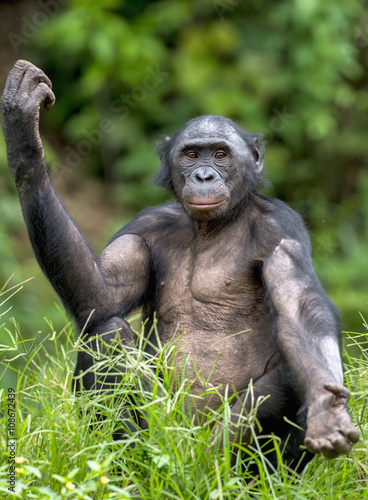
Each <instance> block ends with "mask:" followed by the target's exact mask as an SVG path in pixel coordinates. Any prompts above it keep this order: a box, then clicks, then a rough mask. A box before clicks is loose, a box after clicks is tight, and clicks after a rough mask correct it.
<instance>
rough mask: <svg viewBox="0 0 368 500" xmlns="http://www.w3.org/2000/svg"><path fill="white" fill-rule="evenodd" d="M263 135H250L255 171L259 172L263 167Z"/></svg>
mask: <svg viewBox="0 0 368 500" xmlns="http://www.w3.org/2000/svg"><path fill="white" fill-rule="evenodd" d="M262 137H263V134H252V139H253V140H252V143H251V144H250V149H251V151H252V155H253V158H254V160H255V171H256V172H257V173H258V172H261V170H262V169H263V166H264V150H265V142H264V141H262Z"/></svg>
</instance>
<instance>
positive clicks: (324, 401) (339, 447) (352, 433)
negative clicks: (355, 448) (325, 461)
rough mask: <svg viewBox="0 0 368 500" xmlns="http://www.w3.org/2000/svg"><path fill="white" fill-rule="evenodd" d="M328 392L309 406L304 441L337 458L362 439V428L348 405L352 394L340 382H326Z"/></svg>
mask: <svg viewBox="0 0 368 500" xmlns="http://www.w3.org/2000/svg"><path fill="white" fill-rule="evenodd" d="M324 389H325V391H323V394H321V395H320V397H317V398H316V400H315V401H314V402H313V403H312V404H311V405H310V406H309V409H308V419H307V426H308V427H307V432H306V437H305V440H304V443H305V445H306V447H307V449H308V450H309V451H310V452H312V453H323V455H324V456H325V457H326V458H335V457H337V456H338V455H340V454H341V453H348V452H349V451H350V450H351V448H352V445H353V443H357V442H358V441H359V431H358V430H357V429H356V428H355V427H354V426H353V424H352V422H351V419H350V417H349V414H348V412H347V409H346V406H347V403H348V401H349V397H350V393H349V391H348V389H347V388H346V387H344V386H343V385H340V384H325V385H324Z"/></svg>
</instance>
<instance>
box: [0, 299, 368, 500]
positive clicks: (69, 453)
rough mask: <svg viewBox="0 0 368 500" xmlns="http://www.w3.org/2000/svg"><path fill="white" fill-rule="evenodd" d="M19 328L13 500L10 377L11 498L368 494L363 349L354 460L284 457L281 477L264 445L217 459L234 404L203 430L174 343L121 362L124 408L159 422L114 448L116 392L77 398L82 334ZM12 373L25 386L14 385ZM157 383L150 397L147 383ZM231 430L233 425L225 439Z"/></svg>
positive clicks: (0, 487)
mask: <svg viewBox="0 0 368 500" xmlns="http://www.w3.org/2000/svg"><path fill="white" fill-rule="evenodd" d="M10 294H11V292H10V293H9V296H10ZM3 297H4V296H3ZM0 303H1V300H0ZM0 307H2V309H4V308H5V306H4V305H2V306H1V305H0ZM5 309H6V308H5ZM8 323H9V324H7V322H6V323H5V324H4V325H2V328H1V329H0V335H1V338H4V339H5V338H6V337H9V335H10V334H11V335H12V340H10V342H11V343H12V345H11V346H10V347H9V348H8V349H5V350H4V352H3V353H2V358H1V360H2V361H1V363H2V364H1V369H0V376H1V374H2V373H3V374H4V373H5V376H6V377H7V380H11V379H12V380H17V382H16V386H15V387H14V389H15V391H16V437H17V451H16V456H17V458H18V463H17V473H16V488H15V493H11V492H9V490H8V486H9V485H8V484H7V483H6V481H7V479H8V471H9V465H8V459H9V450H8V449H7V447H6V445H7V441H8V428H7V422H8V415H7V409H8V406H7V399H6V397H7V394H8V388H9V387H7V386H6V383H5V376H4V377H3V378H2V379H1V381H0V383H1V384H2V385H1V387H3V389H2V391H1V408H0V411H1V427H0V442H1V446H2V447H3V449H4V452H3V453H1V456H0V498H7V496H8V495H9V496H10V497H12V498H24V499H40V500H41V499H42V500H44V499H55V500H56V499H64V498H72V499H100V498H101V499H102V498H103V499H124V498H143V499H204V500H207V499H208V500H214V499H246V498H252V499H253V498H255V499H258V498H259V499H293V500H294V499H308V500H309V499H318V500H319V499H340V498H341V499H354V500H356V499H360V498H367V497H368V484H367V483H368V448H367V431H368V424H367V412H368V410H367V399H368V398H367V396H368V355H367V353H366V352H364V350H363V349H362V348H361V347H360V352H361V355H360V356H359V358H357V359H356V358H352V357H350V356H346V367H345V373H346V383H347V385H348V387H349V389H350V390H351V392H352V402H351V406H350V412H351V415H352V418H353V421H354V423H355V425H357V426H358V427H359V428H360V430H361V436H362V438H361V441H360V442H359V443H358V444H357V445H356V446H355V447H354V449H353V451H352V452H351V454H350V455H349V456H348V457H340V458H338V459H336V460H332V461H328V460H326V459H323V458H321V457H318V456H317V457H315V458H314V459H313V460H312V462H311V463H310V464H309V465H308V466H307V468H305V469H304V471H302V473H301V474H299V475H298V474H296V473H294V472H292V471H290V470H288V468H287V467H286V466H285V465H284V464H283V463H282V459H281V458H280V463H279V465H278V467H277V469H273V468H272V467H270V466H269V467H266V464H267V463H268V459H267V454H264V453H263V452H262V449H261V448H260V446H259V444H258V441H257V440H256V439H254V440H253V443H252V446H251V447H250V448H249V450H248V451H247V456H246V458H244V457H243V459H241V457H240V453H239V455H238V457H237V461H236V463H235V464H234V465H231V460H230V454H229V452H225V453H222V454H221V453H219V452H218V451H216V442H214V443H213V436H212V433H211V426H212V425H213V424H214V423H215V422H217V421H218V420H219V418H223V419H224V420H225V422H226V418H227V417H228V414H229V405H228V403H226V402H225V403H224V405H223V408H222V412H221V415H218V414H210V415H209V416H208V418H207V420H206V421H205V422H204V423H203V424H202V425H194V423H193V419H192V418H191V417H190V415H189V414H188V412H186V411H185V408H186V407H187V406H188V404H190V402H191V400H190V398H188V393H189V392H190V387H189V386H188V383H187V381H186V379H185V376H184V375H185V369H184V370H183V375H182V379H181V381H180V382H181V383H179V384H178V385H179V387H177V389H176V390H175V391H172V390H170V387H172V386H173V376H174V369H173V368H172V363H170V359H172V356H173V354H174V348H173V346H167V347H165V348H164V349H162V350H161V351H160V355H158V356H156V357H155V358H150V359H148V358H147V357H145V358H143V356H142V350H141V349H138V350H137V351H136V352H135V353H134V356H133V355H132V353H128V352H126V351H125V350H123V349H121V351H120V354H119V356H118V359H117V362H119V361H121V362H124V364H125V365H126V366H128V370H127V373H126V375H125V379H124V383H122V384H121V385H120V386H118V387H116V390H115V391H114V396H115V397H117V398H120V399H121V400H122V401H124V400H126V398H127V397H128V395H129V394H134V397H135V400H136V403H137V407H138V409H139V410H140V411H141V412H142V413H143V414H145V416H146V418H147V422H148V429H146V430H141V429H137V430H136V431H134V432H132V433H131V434H127V436H126V438H124V440H121V441H120V442H115V443H114V442H113V440H112V433H113V431H114V429H115V425H116V422H118V421H119V407H118V406H117V405H116V404H114V402H113V400H112V397H111V395H109V394H104V395H97V394H96V395H95V396H94V397H92V398H91V397H90V396H88V395H87V394H82V395H81V396H80V397H76V396H75V394H74V393H73V390H72V383H71V379H72V374H73V370H74V364H75V357H76V350H77V349H80V348H82V347H83V345H82V344H83V343H82V342H80V341H78V342H77V343H76V344H75V343H74V341H73V340H72V333H71V329H70V327H69V326H66V327H65V329H64V330H63V331H61V332H59V333H55V332H52V331H51V332H50V334H49V335H48V336H45V337H44V338H42V339H40V337H41V336H39V338H38V339H31V340H28V341H24V340H22V338H21V336H20V335H21V334H20V331H19V327H18V326H17V325H16V323H15V322H14V321H12V322H9V321H8ZM0 325H1V322H0ZM50 326H51V327H52V325H50ZM9 338H10V337H9ZM348 338H349V339H351V340H349V342H354V343H355V344H357V345H363V343H364V342H365V345H367V344H366V343H367V340H368V336H367V334H362V335H361V337H360V338H358V337H357V336H348ZM34 340H37V341H36V342H34ZM1 343H3V342H1ZM3 349H4V348H3ZM15 358H16V360H15ZM10 360H11V361H10ZM106 363H111V360H109V359H108V358H107V357H106V356H104V355H103V354H100V355H96V359H95V367H94V369H95V370H97V371H99V370H100V369H101V368H102V367H103V366H104V365H105V364H106ZM9 370H10V371H11V372H10V375H12V377H13V378H12V377H10V378H9ZM159 375H160V376H159ZM148 376H149V377H150V378H151V388H150V390H147V388H146V386H147V384H146V383H145V381H146V380H147V377H148ZM257 404H259V403H257ZM260 404H262V403H260ZM256 406H257V405H255V408H254V411H253V412H252V413H251V414H250V415H248V416H247V422H248V423H252V425H254V426H256V418H255V412H256ZM97 413H100V414H103V415H104V416H105V420H104V421H103V422H101V421H99V420H98V418H97ZM226 432H227V429H226V425H225V430H224V433H225V440H226ZM270 440H271V441H272V442H273V444H274V446H275V448H276V449H277V450H278V442H277V439H275V438H274V437H272V436H270ZM133 445H134V446H133ZM278 452H279V454H280V457H281V452H280V450H278ZM255 464H257V465H258V467H259V471H260V472H259V474H258V475H256V476H254V475H252V474H251V473H250V471H249V470H250V468H251V467H252V466H254V465H255Z"/></svg>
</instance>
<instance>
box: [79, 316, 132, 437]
mask: <svg viewBox="0 0 368 500" xmlns="http://www.w3.org/2000/svg"><path fill="white" fill-rule="evenodd" d="M97 344H98V345H97ZM135 345H136V335H135V334H134V333H133V332H132V330H131V329H130V327H129V325H128V323H127V322H126V321H124V320H122V319H121V318H119V317H113V318H110V319H109V320H107V321H104V322H102V323H100V324H99V325H97V326H96V327H94V328H93V329H92V330H91V331H90V333H89V335H88V338H87V340H86V341H85V346H84V348H83V349H81V350H79V351H78V358H77V364H76V368H75V373H74V377H75V378H74V380H75V388H76V391H77V393H79V392H80V391H81V390H82V387H84V389H86V390H89V391H90V390H93V391H94V392H95V393H96V394H104V396H110V395H112V394H114V393H115V392H117V393H119V391H118V390H119V388H121V382H122V378H123V377H124V373H125V372H126V363H125V360H124V355H123V349H126V350H127V351H129V348H130V346H132V347H134V346H135ZM91 351H92V352H93V354H92V353H91ZM133 355H134V354H133ZM99 363H101V364H99ZM114 400H115V403H114V408H116V409H117V410H118V412H119V414H117V420H118V421H119V422H121V423H122V427H118V428H117V429H116V430H115V431H114V434H113V437H114V439H121V438H122V437H123V435H124V433H125V431H126V430H127V429H129V430H130V431H131V432H133V431H134V430H136V428H137V425H136V424H137V423H139V416H138V415H137V414H136V413H135V411H134V410H133V406H132V403H133V401H132V400H131V399H129V401H128V402H127V401H124V404H122V403H123V402H122V401H120V400H119V397H117V396H114Z"/></svg>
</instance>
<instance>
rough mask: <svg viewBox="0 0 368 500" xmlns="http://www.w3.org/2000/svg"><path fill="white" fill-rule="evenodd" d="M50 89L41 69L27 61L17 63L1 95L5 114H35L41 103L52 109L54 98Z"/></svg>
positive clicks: (49, 84) (47, 79)
mask: <svg viewBox="0 0 368 500" xmlns="http://www.w3.org/2000/svg"><path fill="white" fill-rule="evenodd" d="M51 88H52V83H51V80H50V79H49V78H48V77H47V76H46V75H45V73H44V72H43V71H42V70H41V69H39V68H37V67H36V66H34V65H33V64H31V63H29V62H28V61H23V60H20V61H17V62H16V63H15V65H14V67H13V69H12V70H11V71H10V73H9V76H8V79H7V82H6V86H5V90H4V93H3V98H2V104H3V108H4V111H5V114H6V113H7V112H8V113H11V111H12V110H15V109H19V111H20V112H21V111H23V110H26V109H27V110H30V109H33V110H34V111H36V112H37V111H38V107H39V105H40V104H41V102H42V101H45V108H46V109H50V108H52V106H53V105H54V102H55V96H54V93H53V92H52V90H51Z"/></svg>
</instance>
